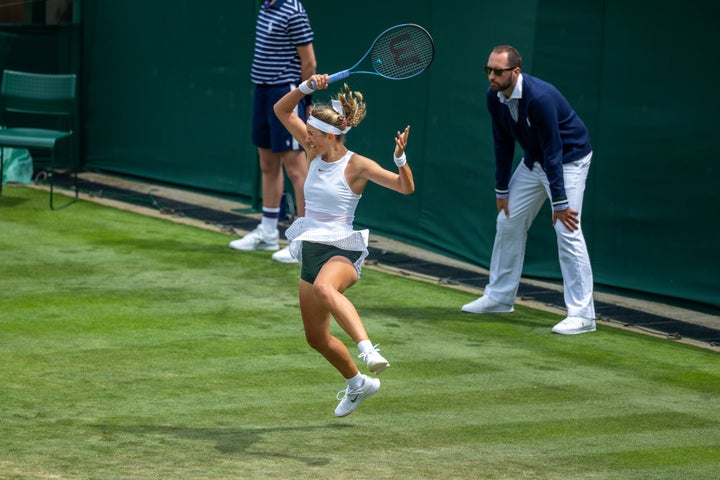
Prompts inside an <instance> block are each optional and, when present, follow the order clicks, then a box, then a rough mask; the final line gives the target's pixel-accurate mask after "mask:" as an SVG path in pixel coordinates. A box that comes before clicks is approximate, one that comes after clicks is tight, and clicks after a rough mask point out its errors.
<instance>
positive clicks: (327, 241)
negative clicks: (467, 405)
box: [274, 74, 415, 417]
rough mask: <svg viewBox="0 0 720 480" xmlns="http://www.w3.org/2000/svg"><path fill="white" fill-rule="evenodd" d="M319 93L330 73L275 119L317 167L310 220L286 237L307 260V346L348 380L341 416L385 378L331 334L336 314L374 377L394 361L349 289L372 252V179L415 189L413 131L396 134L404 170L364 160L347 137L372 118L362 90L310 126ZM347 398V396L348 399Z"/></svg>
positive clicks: (282, 104) (312, 169)
mask: <svg viewBox="0 0 720 480" xmlns="http://www.w3.org/2000/svg"><path fill="white" fill-rule="evenodd" d="M311 85H313V86H315V89H314V90H324V89H326V88H327V87H328V75H327V74H322V75H319V74H316V75H313V76H312V77H310V78H309V79H308V80H307V81H305V82H304V83H302V84H301V85H300V87H299V88H296V89H294V90H292V91H290V92H289V93H288V94H286V95H285V96H284V97H282V98H281V99H280V100H278V102H277V103H276V104H275V108H274V109H275V114H276V115H277V117H278V119H279V120H280V121H281V122H282V123H283V125H284V126H285V128H287V129H288V131H289V132H290V133H291V134H292V135H293V137H295V139H296V140H297V141H298V142H299V143H300V144H301V145H302V146H303V147H304V148H305V149H306V151H307V152H308V158H310V159H312V160H310V166H309V168H308V176H307V180H306V181H305V188H304V192H305V216H304V217H301V218H298V219H297V220H295V222H293V224H292V225H291V226H290V228H289V229H288V230H287V232H286V234H285V235H286V236H287V239H288V241H289V242H290V253H291V254H292V255H293V256H294V257H295V258H296V259H298V260H299V261H300V262H302V267H301V272H300V286H299V296H300V313H301V315H302V321H303V326H304V328H305V338H306V339H307V342H308V344H309V345H310V346H311V347H312V348H314V349H315V350H317V351H318V352H320V354H322V355H323V356H324V357H325V358H326V359H327V361H328V362H330V363H331V364H332V366H334V367H335V368H336V369H337V370H338V371H339V372H340V373H341V374H342V376H343V378H345V381H346V382H347V387H346V388H345V390H342V391H340V392H339V393H338V395H337V397H338V399H339V400H340V403H339V404H338V406H337V408H336V409H335V415H336V416H338V417H344V416H346V415H349V414H351V413H352V412H353V411H354V410H355V409H356V408H357V406H358V405H359V404H360V402H362V401H363V400H365V399H366V398H368V397H370V396H371V395H373V394H374V393H375V392H377V391H378V389H379V388H380V380H379V379H377V378H374V377H369V376H367V375H364V374H361V373H360V371H359V370H358V368H357V366H356V365H355V362H354V361H353V358H352V356H351V355H350V352H349V351H348V349H347V347H346V346H345V344H344V343H343V342H342V341H341V340H340V339H338V338H337V337H335V336H333V335H331V333H330V316H332V317H333V318H335V321H336V322H337V323H338V324H339V325H340V326H341V327H342V329H343V330H344V331H345V332H346V333H347V334H348V335H349V336H350V338H352V340H353V341H354V342H355V343H357V345H358V348H359V350H360V355H359V357H360V358H361V359H362V360H364V361H365V363H366V365H367V368H368V370H369V371H370V372H372V373H374V374H376V375H377V374H379V373H381V372H383V371H384V370H385V369H387V368H388V367H389V366H390V364H389V363H388V361H387V360H386V359H385V358H384V357H383V356H382V355H380V352H379V349H378V348H377V345H375V346H373V344H372V342H371V341H370V339H369V338H368V334H367V332H366V331H365V326H364V325H363V322H362V320H361V319H360V315H359V314H358V312H357V310H356V309H355V307H354V306H353V304H352V303H351V302H350V300H348V299H347V297H345V295H344V294H343V292H345V290H347V289H348V288H349V287H351V286H352V285H353V284H355V282H357V281H358V279H359V278H360V269H361V266H362V263H363V261H364V260H365V257H366V256H367V254H368V250H367V245H368V243H367V242H368V233H369V232H368V231H367V230H362V231H356V230H353V220H354V218H355V209H356V207H357V205H358V202H359V201H360V197H361V196H362V193H363V190H364V189H365V186H366V185H367V183H368V181H371V182H374V183H377V184H378V185H381V186H383V187H385V188H389V189H391V190H395V191H397V192H400V193H404V194H410V193H412V192H413V191H414V190H415V183H414V180H413V175H412V171H411V170H410V167H409V166H408V165H407V162H406V158H405V147H406V146H407V140H408V134H409V133H410V127H409V126H408V127H405V130H404V131H402V132H397V135H396V137H395V164H396V165H397V167H398V173H395V172H391V171H389V170H386V169H384V168H383V167H381V166H380V165H379V164H378V163H377V162H375V161H374V160H371V159H369V158H367V157H363V156H362V155H358V154H357V153H354V152H352V151H350V150H348V149H347V147H346V146H345V135H346V134H347V132H348V131H349V130H350V129H351V128H352V127H356V126H357V125H358V124H359V123H360V122H361V121H362V120H363V118H365V103H364V102H363V97H362V94H360V92H352V91H350V89H349V88H348V86H347V85H345V89H344V90H345V92H344V93H340V94H338V96H337V99H333V100H332V101H331V104H330V105H314V106H313V110H312V113H311V114H310V117H309V118H308V121H307V124H305V123H304V122H303V121H302V120H301V119H300V118H299V117H298V116H297V115H296V114H295V107H296V105H297V104H298V102H300V100H301V99H302V98H303V97H304V96H305V95H306V94H308V93H311V92H312V91H313V88H312V87H311ZM341 395H342V397H341Z"/></svg>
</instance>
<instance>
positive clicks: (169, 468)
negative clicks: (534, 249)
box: [0, 187, 720, 480]
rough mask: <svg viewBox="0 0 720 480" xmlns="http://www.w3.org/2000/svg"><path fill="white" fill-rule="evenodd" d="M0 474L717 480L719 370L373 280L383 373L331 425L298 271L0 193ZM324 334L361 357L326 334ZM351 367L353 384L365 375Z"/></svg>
mask: <svg viewBox="0 0 720 480" xmlns="http://www.w3.org/2000/svg"><path fill="white" fill-rule="evenodd" d="M0 232H2V233H1V234H0V238H1V239H2V245H1V246H2V248H1V249H0V252H1V254H2V271H1V272H0V298H1V300H0V308H1V310H0V344H1V346H0V382H1V391H2V394H1V395H0V409H1V411H2V417H3V421H2V423H0V438H2V439H3V441H2V442H0V478H17V479H31V478H63V479H70V478H72V479H91V478H93V479H94V478H102V479H104V480H110V479H127V478H132V479H155V478H168V479H170V478H173V479H177V478H202V479H229V478H243V479H268V478H277V479H280V478H294V479H317V478H373V479H397V478H408V479H410V478H412V479H436V478H443V479H467V478H482V479H521V478H528V479H529V478H532V479H558V478H562V479H597V478H613V479H621V478H653V479H664V478H667V479H676V478H680V477H685V478H715V476H716V475H717V472H718V470H719V469H720V457H719V456H718V455H717V452H718V451H720V425H719V423H720V420H719V419H720V402H718V398H719V396H720V357H719V356H718V354H717V353H714V352H711V351H708V350H702V349H697V348H693V347H690V346H687V345H682V344H677V343H672V342H668V341H664V340H659V339H656V338H651V337H647V336H642V335H637V334H633V333H629V332H627V331H622V330H619V329H610V328H602V327H601V328H600V329H599V330H598V331H597V332H595V333H592V334H586V335H578V336H568V337H564V336H557V335H552V334H551V333H550V328H551V327H552V325H554V324H555V323H556V322H557V321H558V320H559V319H560V317H558V316H557V315H554V314H552V313H547V312H541V311H536V310H531V309H528V308H525V307H522V306H518V307H517V308H516V312H515V313H512V314H493V315H486V316H482V317H478V316H474V315H468V314H462V313H461V312H460V310H459V307H460V305H462V304H463V303H465V302H467V301H469V300H471V299H472V298H473V295H472V294H469V293H464V292H459V291H457V290H453V289H450V288H447V287H443V286H439V285H431V284H428V283H423V282H418V281H414V280H412V279H407V278H401V277H397V276H392V275H388V274H385V273H381V272H377V271H373V270H370V269H366V270H365V271H364V272H363V278H362V280H361V281H360V282H359V283H358V284H357V285H355V286H354V287H353V288H351V289H350V290H349V291H348V292H347V295H348V296H349V297H350V298H351V299H352V300H353V302H354V303H355V304H356V306H357V308H358V310H359V312H360V314H361V315H362V317H363V319H364V321H365V324H366V327H367V329H368V331H369V333H370V336H371V339H372V340H373V341H374V342H377V343H380V347H381V349H382V353H383V354H384V355H386V356H387V358H388V359H389V360H390V362H391V364H392V367H391V368H390V369H389V370H388V371H387V372H385V373H383V375H382V376H381V380H382V388H381V389H380V391H379V392H378V394H377V395H375V396H374V397H372V398H370V399H369V400H367V401H366V402H365V403H363V404H362V405H361V406H360V407H359V408H358V410H357V411H356V412H355V413H353V414H352V415H351V416H349V417H346V418H344V419H336V418H335V417H334V416H333V410H334V408H335V405H336V403H337V400H336V399H335V394H336V392H337V391H339V390H341V389H342V388H343V386H344V382H343V381H342V378H340V376H339V375H338V373H337V372H336V371H335V370H334V369H333V368H331V367H330V365H329V364H328V363H327V362H326V361H325V360H324V359H323V358H321V357H320V355H319V354H317V353H316V352H314V351H313V350H311V349H310V347H308V346H307V345H306V343H305V340H304V336H303V329H302V324H301V321H300V314H299V310H298V303H297V277H298V269H299V267H298V266H297V265H283V264H279V263H277V262H272V261H271V260H270V253H269V252H247V253H240V252H235V251H232V250H231V249H229V248H227V242H228V240H229V237H227V236H226V235H223V234H221V233H215V232H211V231H207V230H202V229H198V228H193V227H190V226H185V225H178V224H175V223H173V222H170V221H166V220H161V219H153V218H148V217H144V216H142V215H138V214H134V213H129V212H124V211H120V210H115V209H112V208H108V207H104V206H99V205H96V204H92V203H88V202H85V201H80V202H78V203H77V204H75V205H73V206H72V207H69V208H67V209H64V210H59V211H54V212H53V211H51V210H50V209H49V208H48V207H47V193H46V192H42V191H36V190H33V189H30V188H24V187H6V188H5V189H4V190H3V192H2V196H0ZM333 332H334V333H335V334H336V335H338V336H339V337H340V338H341V339H342V340H343V341H344V342H346V344H347V345H348V346H349V348H350V351H351V352H352V353H353V354H354V355H355V354H356V353H357V352H356V350H357V349H356V347H355V346H354V345H352V342H351V341H350V340H349V338H348V337H347V336H346V335H345V334H344V333H343V332H341V331H340V330H339V329H338V328H337V327H336V326H335V325H333ZM361 369H362V370H363V371H364V368H362V366H361Z"/></svg>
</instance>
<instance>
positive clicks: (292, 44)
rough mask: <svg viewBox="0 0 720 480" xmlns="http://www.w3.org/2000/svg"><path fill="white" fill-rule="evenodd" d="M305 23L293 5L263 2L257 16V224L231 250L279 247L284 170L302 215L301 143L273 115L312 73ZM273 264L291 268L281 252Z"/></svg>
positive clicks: (303, 104)
mask: <svg viewBox="0 0 720 480" xmlns="http://www.w3.org/2000/svg"><path fill="white" fill-rule="evenodd" d="M313 37H314V36H313V31H312V29H311V28H310V20H309V19H308V16H307V13H306V12H305V9H304V8H303V6H302V4H301V3H300V2H299V1H298V0H267V1H266V2H265V3H263V4H262V7H261V8H260V13H259V14H258V19H257V25H256V30H255V53H254V55H253V62H252V73H251V79H252V81H253V83H254V84H255V93H254V102H253V103H254V105H253V122H252V141H253V144H254V145H255V146H256V147H257V149H258V154H259V156H260V171H261V174H262V181H261V183H262V221H261V223H260V224H259V225H258V226H257V227H256V228H255V230H253V231H252V232H250V233H248V234H247V235H245V236H244V237H243V238H240V239H237V240H233V241H232V242H230V247H231V248H234V249H236V250H245V251H247V250H269V251H276V250H278V249H279V248H280V245H279V237H280V235H279V231H278V216H279V213H280V202H281V200H282V194H283V186H284V177H283V166H284V167H285V171H286V172H287V175H288V177H289V178H290V181H291V182H292V185H293V190H294V191H295V199H296V202H295V204H296V206H297V213H298V216H303V215H304V214H305V197H304V194H303V185H304V183H305V177H306V176H307V157H306V155H305V151H304V150H303V149H302V147H301V146H300V144H298V142H297V141H296V140H295V139H293V137H292V135H290V133H289V132H288V131H287V130H286V129H285V127H283V125H282V124H281V123H280V121H278V119H277V117H276V116H275V114H274V113H273V105H274V104H275V102H277V101H278V100H279V99H280V98H282V96H283V95H285V94H286V93H288V92H290V91H292V90H293V89H295V88H296V87H297V86H298V85H299V84H300V82H301V81H302V80H304V79H307V78H309V77H310V76H311V75H313V74H314V73H315V68H316V66H317V62H316V60H315V50H314V49H313V44H312V42H313V39H314V38H313ZM310 100H311V98H310V96H306V97H304V98H302V99H301V100H300V101H299V102H298V105H297V114H298V117H299V118H301V119H302V120H304V119H305V118H307V113H308V106H309V104H310ZM272 258H273V260H277V261H279V262H284V263H292V262H295V260H294V259H293V258H292V256H290V253H289V251H288V249H287V247H286V248H283V249H282V250H279V251H276V252H275V253H274V254H273V256H272Z"/></svg>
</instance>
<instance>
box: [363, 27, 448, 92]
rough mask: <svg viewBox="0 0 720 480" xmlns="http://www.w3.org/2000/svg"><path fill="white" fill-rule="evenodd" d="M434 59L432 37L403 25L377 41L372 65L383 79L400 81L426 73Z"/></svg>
mask: <svg viewBox="0 0 720 480" xmlns="http://www.w3.org/2000/svg"><path fill="white" fill-rule="evenodd" d="M434 56H435V47H434V45H433V41H432V38H431V37H430V34H429V33H428V32H427V31H425V29H423V28H421V27H418V26H416V25H404V26H401V27H398V28H393V29H391V30H388V31H387V32H385V34H383V35H381V36H380V37H379V38H378V39H377V40H376V42H375V45H374V46H373V48H372V50H371V52H370V61H371V62H372V66H373V68H374V69H375V71H376V72H377V73H379V74H380V75H382V76H384V77H386V78H391V79H395V80H400V79H404V78H409V77H413V76H415V75H417V74H419V73H421V72H423V71H425V69H427V68H428V67H429V66H430V64H431V63H432V61H433V57H434Z"/></svg>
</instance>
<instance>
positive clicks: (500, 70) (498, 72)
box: [483, 65, 515, 77]
mask: <svg viewBox="0 0 720 480" xmlns="http://www.w3.org/2000/svg"><path fill="white" fill-rule="evenodd" d="M510 70H515V67H510V68H490V67H488V66H487V65H485V66H484V67H483V72H485V75H490V72H492V73H494V74H495V76H496V77H499V76H500V75H502V74H503V73H505V72H507V71H510Z"/></svg>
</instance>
